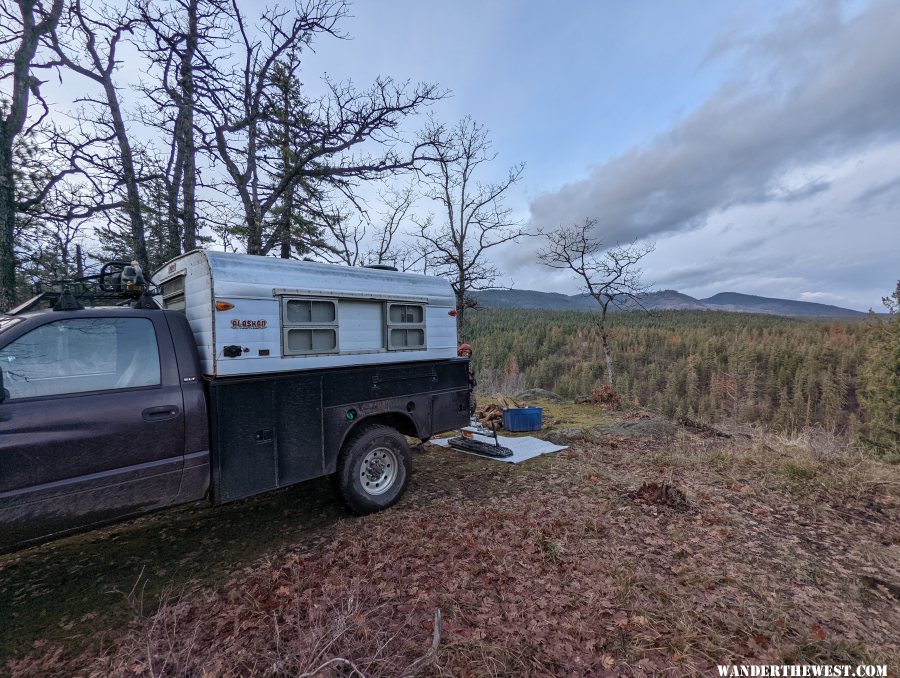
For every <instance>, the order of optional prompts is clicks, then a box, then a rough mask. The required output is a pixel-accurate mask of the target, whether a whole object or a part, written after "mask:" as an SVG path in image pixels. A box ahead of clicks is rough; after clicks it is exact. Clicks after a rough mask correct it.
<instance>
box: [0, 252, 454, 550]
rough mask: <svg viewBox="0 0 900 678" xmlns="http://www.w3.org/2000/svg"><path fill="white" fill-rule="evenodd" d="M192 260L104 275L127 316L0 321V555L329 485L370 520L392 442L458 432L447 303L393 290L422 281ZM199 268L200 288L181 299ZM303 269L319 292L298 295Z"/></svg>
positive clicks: (395, 464)
mask: <svg viewBox="0 0 900 678" xmlns="http://www.w3.org/2000/svg"><path fill="white" fill-rule="evenodd" d="M191 256H193V259H192V258H191ZM191 256H188V255H185V256H183V257H182V258H180V259H178V260H175V261H174V265H167V266H164V267H163V269H161V271H162V275H160V274H157V275H155V276H154V278H153V280H154V283H152V284H151V283H149V282H145V284H143V285H142V284H141V282H142V276H141V274H140V272H138V274H137V278H138V280H137V283H138V284H137V285H136V286H135V285H132V284H131V283H128V284H126V283H124V282H123V281H122V278H121V275H119V277H118V278H117V282H116V283H115V285H114V287H115V289H121V290H123V291H124V290H126V288H130V289H131V291H132V295H133V294H134V292H133V290H134V289H143V291H142V294H141V301H140V302H139V303H134V302H133V301H132V303H130V304H129V305H127V306H98V307H94V308H83V307H82V305H81V304H80V303H77V302H76V303H72V301H73V297H72V295H71V294H70V293H69V294H67V293H63V294H60V295H59V296H58V299H57V303H56V305H55V307H54V309H48V310H37V311H25V312H23V311H21V310H20V311H15V312H12V313H11V314H8V315H2V314H0V548H2V549H10V548H14V547H19V546H22V545H24V544H27V543H31V542H36V541H41V540H45V539H47V538H50V537H54V536H58V535H62V534H66V533H69V532H72V531H75V530H81V529H85V528H88V527H91V526H94V525H99V524H102V523H108V522H112V521H115V520H120V519H124V518H127V517H131V516H136V515H139V514H142V513H145V512H148V511H152V510H156V509H162V508H164V507H168V506H173V505H176V504H183V503H186V502H194V501H198V500H202V499H204V498H205V499H207V500H209V501H212V502H213V503H224V502H230V501H234V500H237V499H242V498H245V497H249V496H252V495H256V494H259V493H262V492H266V491H270V490H276V489H278V488H283V487H286V486H289V485H293V484H296V483H299V482H302V481H305V480H309V479H312V478H316V477H320V476H324V475H332V474H333V475H334V476H335V478H336V481H337V482H336V485H337V487H338V488H339V492H340V495H341V496H342V498H343V500H344V501H345V502H346V504H347V505H348V507H349V508H350V509H351V510H352V511H353V512H355V513H357V514H366V513H370V512H373V511H378V510H381V509H384V508H387V507H389V506H391V505H392V504H394V503H396V502H397V501H398V500H399V499H400V497H401V496H402V495H403V493H404V491H405V489H406V486H407V483H408V481H409V477H410V473H411V472H412V465H411V459H410V445H409V443H408V441H407V437H409V438H414V439H415V438H417V439H420V440H426V439H428V438H429V437H430V436H432V435H434V434H436V433H439V432H443V431H448V430H451V429H455V428H459V427H460V426H464V425H465V424H466V423H467V422H468V418H469V385H468V384H469V380H468V361H467V360H465V359H460V358H457V357H456V355H455V347H451V346H450V344H451V343H455V317H453V316H455V313H453V312H452V308H451V307H452V304H451V302H450V301H449V300H444V301H441V299H444V297H442V296H440V295H442V294H443V291H441V290H443V288H442V287H435V289H438V290H439V291H440V294H439V295H438V297H434V296H433V295H432V296H431V297H429V296H428V295H425V296H423V297H421V298H420V300H419V301H418V302H416V303H413V301H411V299H412V297H410V296H408V295H405V294H403V290H402V289H401V287H402V284H403V283H404V281H405V283H408V284H409V285H410V286H411V287H412V288H414V289H418V290H421V289H423V285H425V283H427V284H430V285H432V286H434V285H436V284H438V283H435V282H434V280H435V279H431V280H430V281H427V280H423V279H424V278H425V276H405V274H400V273H392V272H385V271H367V272H365V273H357V272H356V271H354V270H351V269H346V268H344V267H332V268H333V269H342V270H340V271H331V270H327V269H322V268H321V267H322V266H324V265H322V264H305V263H304V262H288V263H289V264H290V266H286V265H285V264H282V263H279V264H275V263H271V264H270V263H267V262H277V261H278V260H273V259H264V258H262V257H253V258H252V259H256V260H261V261H250V262H249V263H248V262H247V260H244V259H237V260H236V259H235V257H238V258H240V257H245V258H246V257H248V255H222V254H217V255H215V256H213V255H212V254H210V255H209V256H207V254H206V253H192V255H191ZM200 261H202V262H204V266H206V268H205V269H203V270H204V271H205V273H204V274H203V275H205V276H206V277H207V278H208V279H209V284H208V285H207V288H204V287H203V285H202V284H201V283H192V282H191V275H192V273H191V266H194V267H195V268H197V269H198V270H199V264H198V262H200ZM223 262H224V263H223ZM242 267H243V268H242ZM248 267H249V268H253V269H254V270H257V269H260V267H261V269H260V270H265V271H268V270H269V269H268V268H266V267H271V268H272V270H273V271H274V272H273V273H266V275H265V276H263V277H264V278H265V280H264V281H263V282H262V283H259V284H261V285H263V287H258V286H257V288H258V289H257V288H253V289H257V291H255V292H252V293H250V292H248V291H247V290H248V289H250V288H249V287H246V286H244V287H240V288H239V287H234V286H233V287H230V288H229V287H228V284H227V280H228V279H231V278H234V279H239V280H240V279H242V276H245V274H244V273H242V272H241V271H242V270H244V269H247V268H248ZM310 267H312V269H315V270H314V271H313V273H315V275H316V276H318V278H317V279H319V278H321V280H324V281H325V283H320V284H319V285H318V288H317V289H313V287H316V286H315V285H313V284H312V283H311V282H310V281H311V280H312V278H308V277H307V278H306V279H305V280H301V278H303V275H307V274H309V271H310V270H311V269H310ZM275 269H277V270H275ZM226 270H227V271H229V273H227V274H226V272H225V271H226ZM179 271H180V272H181V273H179ZM185 271H186V272H185ZM236 271H237V272H236ZM169 274H171V275H169ZM178 275H181V276H182V278H180V279H179V278H178ZM198 275H199V274H198ZM216 276H218V278H217V277H216ZM229 276H231V278H229ZM329 276H332V277H329ZM362 276H368V277H365V278H364V277H362ZM379 276H389V278H390V279H389V280H388V281H387V282H386V283H385V284H384V286H383V287H380V286H379V285H380V282H379V281H381V280H382V279H383V278H381V277H379ZM403 276H405V277H403ZM132 277H134V271H133V269H132ZM245 277H253V276H252V275H250V274H246V276H245ZM279 278H284V279H290V280H292V281H294V282H297V283H298V287H299V289H298V290H294V291H291V290H288V291H285V287H281V288H279V287H278V285H279V284H281V285H284V280H282V281H281V282H279ZM357 278H359V280H357ZM157 280H168V281H169V283H170V284H169V285H168V287H167V286H166V283H165V282H163V283H162V284H157V283H156V281H157ZM179 280H181V282H179V283H178V284H176V285H173V284H171V283H172V281H176V282H177V281H179ZM198 280H201V282H202V276H201V277H200V278H198ZM328 281H331V282H328ZM335 281H337V282H335ZM340 281H344V282H340ZM347 281H350V282H349V283H348V282H347ZM354 281H355V282H354ZM373 281H374V282H373ZM398 281H399V282H398ZM242 284H243V283H242ZM254 284H256V283H254ZM439 284H441V285H442V284H444V283H443V281H441V282H440V283H439ZM106 286H107V287H108V286H109V285H108V284H107V285H106ZM192 286H193V287H196V288H197V289H198V290H199V289H203V291H202V292H191V289H192ZM214 287H215V288H216V290H215V291H214V292H213V288H214ZM447 287H448V288H449V285H447ZM173 289H174V290H181V293H180V294H179V293H173V292H172V290H173ZM148 290H150V291H152V292H153V295H154V298H155V301H154V303H147V300H148V299H149V298H150V296H149V293H148ZM185 290H187V292H186V293H185ZM260 290H262V291H260ZM360 290H362V291H360ZM384 290H388V291H384ZM222 291H230V292H231V294H229V295H228V298H227V299H225V298H222V297H221V292H222ZM447 293H448V295H447V296H448V297H449V295H450V290H449V289H448V290H447ZM254 295H255V296H254ZM166 298H168V299H169V301H170V302H171V303H170V304H169V305H167V304H166V303H165V299H166ZM67 299H68V303H66V300H67ZM192 299H197V300H200V301H202V302H203V303H206V301H207V300H208V301H209V302H210V304H211V305H212V306H211V308H212V309H213V310H212V311H211V313H212V320H211V321H210V318H208V317H205V316H207V315H209V313H210V312H207V311H204V310H202V308H201V305H199V304H200V301H197V302H196V303H195V302H194V301H192ZM264 304H268V305H264ZM192 308H193V309H195V310H194V311H191V309H192ZM204 308H205V307H204ZM242 308H244V309H246V311H247V313H249V314H250V316H251V317H250V318H247V317H246V315H247V313H244V312H241V309H242ZM448 308H450V309H451V310H449V311H448V310H447V309H448ZM173 309H176V310H173ZM196 309H200V310H196ZM398 309H399V310H398ZM192 313H193V314H194V316H196V317H194V319H193V320H192ZM447 317H449V318H450V321H449V322H452V328H451V327H450V326H449V325H446V322H448V321H446V320H445V318H447ZM210 322H212V323H213V324H212V325H209V323H210ZM204 323H206V324H204ZM370 325H371V326H370ZM375 325H377V327H375ZM382 325H383V327H382ZM209 327H211V328H212V329H211V330H210V332H207V330H206V329H203V328H209ZM266 327H269V329H271V330H272V331H271V332H269V333H266V332H265V331H264V329H261V328H266ZM217 328H218V329H217ZM223 328H224V329H223ZM398 328H399V330H398ZM451 329H452V339H451V338H450V336H451V332H450V330H451ZM208 335H209V336H208ZM365 337H369V339H368V340H370V341H371V342H372V345H371V346H369V347H368V348H366V347H365V346H363V343H364V340H366V339H365ZM451 350H452V352H451ZM204 355H205V356H206V358H207V362H206V363H204ZM329 360H330V361H331V364H329ZM304 361H308V362H304ZM220 363H221V366H219V364H220Z"/></svg>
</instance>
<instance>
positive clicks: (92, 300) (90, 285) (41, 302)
mask: <svg viewBox="0 0 900 678" xmlns="http://www.w3.org/2000/svg"><path fill="white" fill-rule="evenodd" d="M34 293H35V296H33V297H32V298H31V299H29V300H28V301H26V302H24V303H22V304H19V305H18V306H16V307H15V308H13V309H11V310H9V311H7V315H11V316H14V315H18V314H20V313H25V312H26V311H30V310H33V309H36V308H40V307H42V306H46V307H48V308H52V309H53V310H54V311H76V310H81V309H83V308H84V307H85V306H133V307H135V308H144V309H146V308H159V305H157V303H156V302H155V301H154V300H153V296H154V295H155V294H159V290H158V289H157V288H156V286H154V285H152V284H150V282H149V281H148V280H147V279H146V278H145V277H144V272H143V270H142V269H141V267H140V266H139V265H138V264H137V263H136V262H127V261H110V262H108V263H105V264H103V266H101V267H100V272H99V273H97V274H94V275H86V276H81V277H78V278H62V279H58V280H42V281H38V282H37V283H36V284H35V285H34Z"/></svg>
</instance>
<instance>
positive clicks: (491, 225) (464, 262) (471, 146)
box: [416, 117, 525, 329]
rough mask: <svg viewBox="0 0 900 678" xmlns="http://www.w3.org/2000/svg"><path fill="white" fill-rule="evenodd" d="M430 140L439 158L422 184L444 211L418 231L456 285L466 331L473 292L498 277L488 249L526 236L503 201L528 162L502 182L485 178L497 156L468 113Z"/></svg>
mask: <svg viewBox="0 0 900 678" xmlns="http://www.w3.org/2000/svg"><path fill="white" fill-rule="evenodd" d="M430 138H431V139H432V140H433V143H434V149H435V153H436V155H437V158H436V160H435V161H434V162H433V163H432V164H431V165H430V166H429V167H428V168H427V169H426V170H425V171H424V172H423V178H422V183H423V185H424V186H425V191H426V192H425V195H426V196H427V197H429V198H431V199H432V200H434V201H435V202H436V203H437V204H438V205H439V208H440V212H439V216H434V215H430V216H428V217H427V218H424V219H417V221H416V223H417V227H418V228H417V233H416V235H417V237H418V238H419V240H420V243H421V246H422V252H423V253H424V255H425V259H426V262H427V266H428V268H429V269H430V270H431V271H433V272H434V273H436V274H438V275H442V276H445V277H446V278H448V279H449V280H450V284H451V285H453V292H454V294H455V295H456V313H457V318H458V322H459V327H460V328H461V329H462V326H463V321H464V316H465V311H466V308H468V307H470V306H471V305H472V302H471V299H470V296H469V292H470V291H471V290H477V289H482V288H485V287H490V286H491V285H492V284H493V283H494V282H495V281H496V279H497V276H498V271H497V268H496V266H495V265H494V264H493V262H491V261H490V259H489V258H488V256H487V253H488V251H489V250H490V249H492V248H494V247H497V246H498V245H502V244H503V243H506V242H510V241H512V240H516V239H517V238H519V237H521V236H523V235H524V234H525V231H524V229H523V228H522V225H521V224H520V223H519V222H518V221H517V220H516V219H515V218H514V217H513V215H512V210H511V209H510V208H508V207H506V206H505V205H504V204H503V201H504V199H505V197H506V195H507V192H508V191H509V189H510V188H511V187H512V186H513V185H514V184H515V183H516V182H517V181H519V179H520V178H521V177H522V172H523V171H524V169H525V165H524V164H519V165H514V166H513V167H511V168H509V170H508V171H507V173H506V176H505V177H504V178H503V179H502V180H500V181H498V182H493V183H491V182H487V183H483V182H481V181H480V180H479V179H478V175H479V172H480V171H482V170H484V169H485V165H487V164H489V163H490V162H491V161H493V160H494V159H495V158H496V157H497V154H496V153H493V152H492V151H491V142H490V140H489V139H488V136H487V130H486V129H485V128H484V126H483V125H480V124H478V123H476V122H475V121H473V120H472V119H471V118H468V117H467V118H464V119H463V120H461V121H460V122H459V123H458V124H457V125H456V126H455V127H453V128H452V129H449V130H443V129H435V130H432V131H431V133H430Z"/></svg>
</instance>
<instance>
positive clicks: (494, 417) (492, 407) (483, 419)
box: [475, 396, 522, 431]
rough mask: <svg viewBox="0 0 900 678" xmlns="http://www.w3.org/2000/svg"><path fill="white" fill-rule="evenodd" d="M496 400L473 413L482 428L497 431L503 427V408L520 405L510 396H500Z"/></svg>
mask: <svg viewBox="0 0 900 678" xmlns="http://www.w3.org/2000/svg"><path fill="white" fill-rule="evenodd" d="M497 400H498V403H491V404H489V405H486V406H485V407H483V408H481V409H479V410H478V411H477V412H476V413H475V418H476V419H478V423H479V424H481V425H482V426H483V427H484V428H486V429H493V430H497V431H499V430H500V429H502V428H503V410H505V409H508V408H511V407H522V406H521V405H520V404H519V403H518V402H516V401H515V400H513V399H512V398H505V397H503V396H501V397H500V398H498V399H497Z"/></svg>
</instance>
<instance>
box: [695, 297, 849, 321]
mask: <svg viewBox="0 0 900 678" xmlns="http://www.w3.org/2000/svg"><path fill="white" fill-rule="evenodd" d="M701 301H702V302H703V303H704V304H709V305H710V306H715V307H716V308H718V309H721V310H723V311H738V312H742V313H746V312H754V313H771V314H773V315H794V316H828V317H839V318H844V317H846V318H849V317H857V316H864V315H866V314H865V313H863V312H861V311H852V310H850V309H849V308H841V307H840V306H832V305H831V304H816V303H813V302H810V301H792V300H790V299H771V298H769V297H757V296H754V295H752V294H740V293H738V292H719V294H714V295H713V296H711V297H709V298H708V299H702V300H701Z"/></svg>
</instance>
